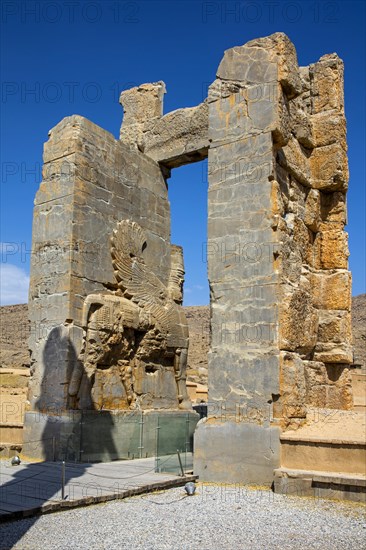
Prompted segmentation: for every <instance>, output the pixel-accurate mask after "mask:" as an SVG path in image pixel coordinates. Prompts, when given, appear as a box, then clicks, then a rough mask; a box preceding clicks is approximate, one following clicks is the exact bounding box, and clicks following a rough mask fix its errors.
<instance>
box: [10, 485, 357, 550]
mask: <svg viewBox="0 0 366 550" xmlns="http://www.w3.org/2000/svg"><path fill="white" fill-rule="evenodd" d="M365 511H366V508H365V506H364V505H362V504H356V503H345V502H337V501H330V500H318V499H310V498H299V497H287V496H284V495H275V494H273V493H272V492H270V491H266V490H254V489H248V488H245V487H239V486H218V485H198V486H197V491H196V494H195V495H194V496H192V497H188V496H186V495H185V491H184V489H183V488H178V489H170V490H168V491H164V492H159V493H153V494H148V495H143V496H140V497H134V498H129V499H126V500H120V501H113V502H110V503H108V504H101V505H98V506H89V507H86V508H77V509H74V510H70V511H67V512H60V513H55V514H49V515H44V516H40V517H38V518H30V519H25V520H21V521H16V522H12V523H7V524H3V525H2V526H1V538H0V540H1V542H0V547H1V550H4V549H8V548H9V549H10V548H19V549H22V550H34V549H42V550H45V549H49V548H52V550H68V549H74V548H75V549H85V550H86V549H87V550H91V549H93V550H94V549H97V550H103V549H113V550H115V549H116V550H119V549H127V548H128V549H129V550H135V549H143V550H168V549H169V550H172V549H174V550H175V549H180V550H186V549H187V550H188V549H189V550H196V549H197V550H198V549H199V550H226V549H228V550H229V549H230V550H236V549H248V550H257V549H265V550H270V549H274V548H278V549H281V550H285V549H303V550H305V549H312V548H318V549H321V550H328V549H337V550H338V549H339V550H347V549H350V550H351V549H352V550H357V549H361V548H362V549H363V550H364V549H365V548H366V524H365Z"/></svg>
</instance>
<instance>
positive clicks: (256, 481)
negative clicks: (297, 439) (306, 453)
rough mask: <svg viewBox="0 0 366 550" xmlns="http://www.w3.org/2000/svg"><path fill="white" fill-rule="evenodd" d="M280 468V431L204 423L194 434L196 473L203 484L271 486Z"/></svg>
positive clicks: (240, 424)
mask: <svg viewBox="0 0 366 550" xmlns="http://www.w3.org/2000/svg"><path fill="white" fill-rule="evenodd" d="M279 465H280V429H279V428H277V427H272V428H271V427H263V426H259V425H257V424H245V423H237V422H220V421H218V420H214V419H207V420H202V421H201V422H200V423H199V424H198V426H197V429H196V432H195V434H194V473H195V475H198V476H199V480H200V481H211V482H216V483H217V482H218V483H245V484H253V485H264V486H268V487H269V486H271V485H272V482H273V470H274V469H275V468H278V467H279Z"/></svg>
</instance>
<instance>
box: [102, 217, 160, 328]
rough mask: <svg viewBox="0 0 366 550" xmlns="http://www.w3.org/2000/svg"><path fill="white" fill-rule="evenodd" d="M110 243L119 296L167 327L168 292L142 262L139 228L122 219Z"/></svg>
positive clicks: (143, 234)
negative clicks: (166, 307) (119, 290)
mask: <svg viewBox="0 0 366 550" xmlns="http://www.w3.org/2000/svg"><path fill="white" fill-rule="evenodd" d="M111 242H112V247H111V255H112V264H113V268H114V274H115V277H116V280H117V283H118V286H119V288H120V289H121V291H122V292H123V295H124V296H125V297H126V298H130V299H132V300H133V301H134V302H135V303H137V304H138V305H139V306H140V307H147V308H148V309H149V311H150V312H151V313H152V315H154V317H155V318H156V319H158V320H159V321H160V323H161V324H162V325H163V326H167V323H168V318H167V312H166V311H165V310H164V306H165V305H166V304H167V302H168V300H169V298H168V292H167V289H166V287H165V286H164V285H163V283H162V282H161V281H160V279H158V277H156V275H155V274H154V273H152V272H151V270H150V269H149V268H148V266H146V264H145V262H144V259H143V256H142V251H143V250H144V248H145V247H146V246H147V243H146V236H145V233H144V231H143V229H142V228H141V227H140V226H139V225H138V224H137V223H136V222H132V221H130V220H123V221H121V222H119V223H118V225H117V228H116V229H115V230H114V231H113V235H112V239H111Z"/></svg>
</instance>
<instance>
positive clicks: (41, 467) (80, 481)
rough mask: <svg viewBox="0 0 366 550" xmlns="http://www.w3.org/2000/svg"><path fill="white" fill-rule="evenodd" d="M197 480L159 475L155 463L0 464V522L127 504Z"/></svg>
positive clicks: (141, 461)
mask: <svg viewBox="0 0 366 550" xmlns="http://www.w3.org/2000/svg"><path fill="white" fill-rule="evenodd" d="M196 478H197V476H193V475H186V476H184V477H182V476H178V475H176V474H174V473H172V474H170V473H169V474H167V473H155V459H154V458H145V459H136V460H121V461H115V462H110V463H98V464H74V463H72V464H70V463H67V464H66V465H65V489H64V499H63V498H62V463H61V462H38V463H28V464H26V463H22V464H20V465H19V466H11V465H10V463H9V462H5V461H3V462H2V463H0V521H9V520H12V519H19V518H22V517H29V516H32V515H36V514H42V513H47V512H54V511H60V510H63V509H69V508H73V507H78V506H87V505H90V504H97V503H101V502H107V501H110V500H115V499H123V498H126V497H130V496H133V495H139V494H142V493H147V492H151V491H154V490H160V489H168V488H172V487H179V486H181V485H184V484H185V483H186V482H187V481H193V480H195V479H196Z"/></svg>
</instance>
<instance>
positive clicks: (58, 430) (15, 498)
mask: <svg viewBox="0 0 366 550" xmlns="http://www.w3.org/2000/svg"><path fill="white" fill-rule="evenodd" d="M65 359H67V362H66V364H67V365H69V368H70V369H72V368H75V367H76V366H77V367H78V368H79V369H80V368H81V369H82V365H81V364H80V362H79V361H78V358H77V354H76V351H75V348H74V346H73V344H72V342H71V341H70V339H69V338H68V337H65V335H63V330H62V327H55V328H54V329H53V330H52V331H51V332H50V334H49V336H48V339H47V342H46V345H45V348H44V353H43V362H44V373H43V378H42V382H41V393H40V395H39V397H38V399H37V402H36V409H37V412H36V413H33V414H34V415H36V418H35V420H36V421H38V422H40V423H43V424H44V427H43V430H42V431H41V440H40V441H33V442H32V444H34V445H40V446H41V447H42V449H38V451H41V453H39V454H41V455H42V456H43V461H42V462H34V463H28V464H25V463H21V465H20V466H14V468H18V470H17V471H16V473H15V475H14V476H13V477H12V479H11V481H9V482H7V483H5V484H4V485H2V486H1V497H0V509H3V510H7V509H8V510H12V509H13V510H15V507H19V508H22V509H30V508H32V509H35V508H41V507H42V506H43V505H44V504H45V503H47V502H50V501H59V500H61V498H62V460H64V461H65V487H66V490H65V498H66V499H67V498H69V499H72V498H80V497H82V496H87V495H88V490H90V483H89V484H88V483H85V482H84V483H83V482H82V481H81V480H80V477H81V476H83V474H84V473H85V472H86V471H87V469H88V468H89V466H90V464H88V463H82V462H79V458H80V456H81V453H82V448H81V445H82V441H81V440H80V434H81V430H80V426H81V420H82V413H81V411H77V410H70V411H63V412H64V413H66V414H64V415H63V414H60V413H61V411H60V409H59V408H58V405H59V402H58V400H57V393H58V392H59V393H61V392H60V388H58V387H57V384H58V383H60V380H61V377H62V375H63V374H62V373H60V370H61V369H62V368H63V366H64V365H65V362H64V361H65ZM71 374H72V373H71V372H68V373H67V376H68V379H69V380H70V376H71ZM84 374H85V373H83V372H81V375H82V377H83V376H84ZM64 386H66V387H64V388H61V390H62V393H63V395H65V393H64V392H68V388H67V384H66V385H64ZM83 387H84V391H85V387H86V385H85V383H84V384H83ZM52 394H53V395H54V396H56V399H55V400H54V401H53V402H51V401H50V395H52ZM89 401H90V403H91V402H92V400H91V399H90V400H89ZM103 416H104V422H103V437H100V438H98V434H97V433H96V434H95V438H96V440H97V441H98V440H99V441H100V443H101V444H102V445H103V448H101V449H100V451H101V453H104V454H105V453H107V454H108V455H109V457H110V460H113V458H115V457H116V454H117V453H116V449H115V447H114V443H113V438H112V437H111V434H108V433H106V431H108V429H110V431H111V430H112V429H113V419H112V417H111V415H109V418H107V416H108V413H107V412H106V411H103ZM34 431H35V430H34ZM39 432H40V427H38V433H39ZM102 442H107V443H104V444H103V443H102ZM29 445H30V444H29ZM29 449H31V447H30V446H29ZM56 459H57V460H56ZM11 473H14V472H13V471H12V472H11ZM68 484H69V487H67V485H68ZM1 503H2V504H3V505H2V504H1ZM36 521H37V516H34V517H31V518H27V519H23V520H22V521H20V522H17V526H16V529H14V530H12V531H11V534H9V533H8V534H7V539H6V540H3V541H2V542H1V545H0V546H1V548H11V547H12V546H13V545H14V544H16V542H17V541H19V540H20V539H21V538H22V537H23V535H24V534H25V533H26V532H27V531H28V530H29V529H30V528H31V527H32V526H33V525H34V524H35V522H36Z"/></svg>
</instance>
